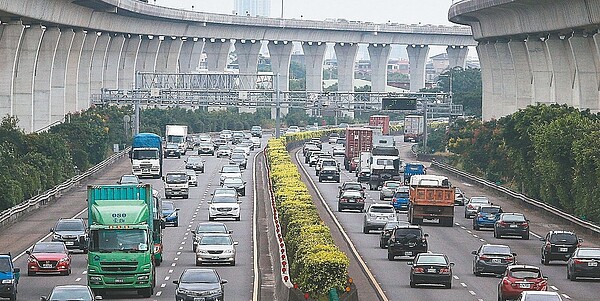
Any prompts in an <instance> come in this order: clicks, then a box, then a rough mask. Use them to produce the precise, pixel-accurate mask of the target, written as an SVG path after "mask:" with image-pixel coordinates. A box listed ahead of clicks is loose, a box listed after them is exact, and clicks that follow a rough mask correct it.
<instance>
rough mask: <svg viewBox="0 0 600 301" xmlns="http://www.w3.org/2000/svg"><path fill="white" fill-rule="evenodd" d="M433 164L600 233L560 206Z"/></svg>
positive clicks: (597, 226) (446, 166)
mask: <svg viewBox="0 0 600 301" xmlns="http://www.w3.org/2000/svg"><path fill="white" fill-rule="evenodd" d="M431 165H432V166H435V167H438V168H440V169H443V170H445V171H448V172H450V173H453V174H455V175H458V176H460V177H463V178H466V179H468V180H471V181H473V182H475V183H477V184H479V185H482V186H485V187H487V188H490V189H493V190H495V191H497V192H500V193H502V194H504V195H507V196H509V197H512V198H514V199H517V200H520V201H522V202H524V203H526V204H528V205H531V206H534V207H536V208H539V209H542V210H544V211H546V212H548V213H551V214H553V215H555V216H557V217H559V218H562V219H564V220H566V221H568V222H570V223H573V224H575V225H577V226H579V227H582V228H585V229H587V230H589V231H591V232H592V233H594V234H595V235H600V226H599V225H596V224H593V223H591V222H588V221H585V220H582V219H580V218H578V217H576V216H574V215H571V214H569V213H566V212H564V211H562V210H560V209H558V208H555V207H553V206H550V205H548V204H546V203H543V202H541V201H538V200H536V199H532V198H529V197H527V196H526V195H524V194H522V193H518V192H515V191H512V190H510V189H508V188H506V187H503V186H500V185H496V184H495V183H493V182H490V181H488V180H484V179H482V178H478V177H476V176H474V175H472V174H469V173H467V172H464V171H462V170H459V169H456V168H454V167H453V166H450V165H448V164H444V163H440V162H437V161H432V162H431Z"/></svg>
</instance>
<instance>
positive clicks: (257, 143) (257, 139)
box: [250, 137, 261, 148]
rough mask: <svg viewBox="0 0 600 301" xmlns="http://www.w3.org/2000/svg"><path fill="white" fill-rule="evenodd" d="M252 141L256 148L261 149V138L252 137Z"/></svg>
mask: <svg viewBox="0 0 600 301" xmlns="http://www.w3.org/2000/svg"><path fill="white" fill-rule="evenodd" d="M250 141H252V144H254V148H260V146H261V143H260V138H258V137H252V138H250Z"/></svg>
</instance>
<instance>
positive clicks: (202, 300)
mask: <svg viewBox="0 0 600 301" xmlns="http://www.w3.org/2000/svg"><path fill="white" fill-rule="evenodd" d="M204 300H206V299H204V297H194V301H204Z"/></svg>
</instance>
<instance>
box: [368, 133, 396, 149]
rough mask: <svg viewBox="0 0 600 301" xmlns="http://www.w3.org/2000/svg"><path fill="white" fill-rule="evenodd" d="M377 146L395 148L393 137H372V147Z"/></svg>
mask: <svg viewBox="0 0 600 301" xmlns="http://www.w3.org/2000/svg"><path fill="white" fill-rule="evenodd" d="M378 146H386V147H394V146H396V141H395V140H394V137H393V136H384V135H374V136H373V147H378Z"/></svg>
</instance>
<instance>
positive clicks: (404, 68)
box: [387, 59, 410, 74]
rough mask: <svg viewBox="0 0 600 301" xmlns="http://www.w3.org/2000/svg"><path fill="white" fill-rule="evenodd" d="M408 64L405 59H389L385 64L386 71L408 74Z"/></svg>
mask: <svg viewBox="0 0 600 301" xmlns="http://www.w3.org/2000/svg"><path fill="white" fill-rule="evenodd" d="M409 70H410V64H409V62H408V60H406V59H390V60H388V64H387V72H388V73H400V74H408V72H409Z"/></svg>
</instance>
